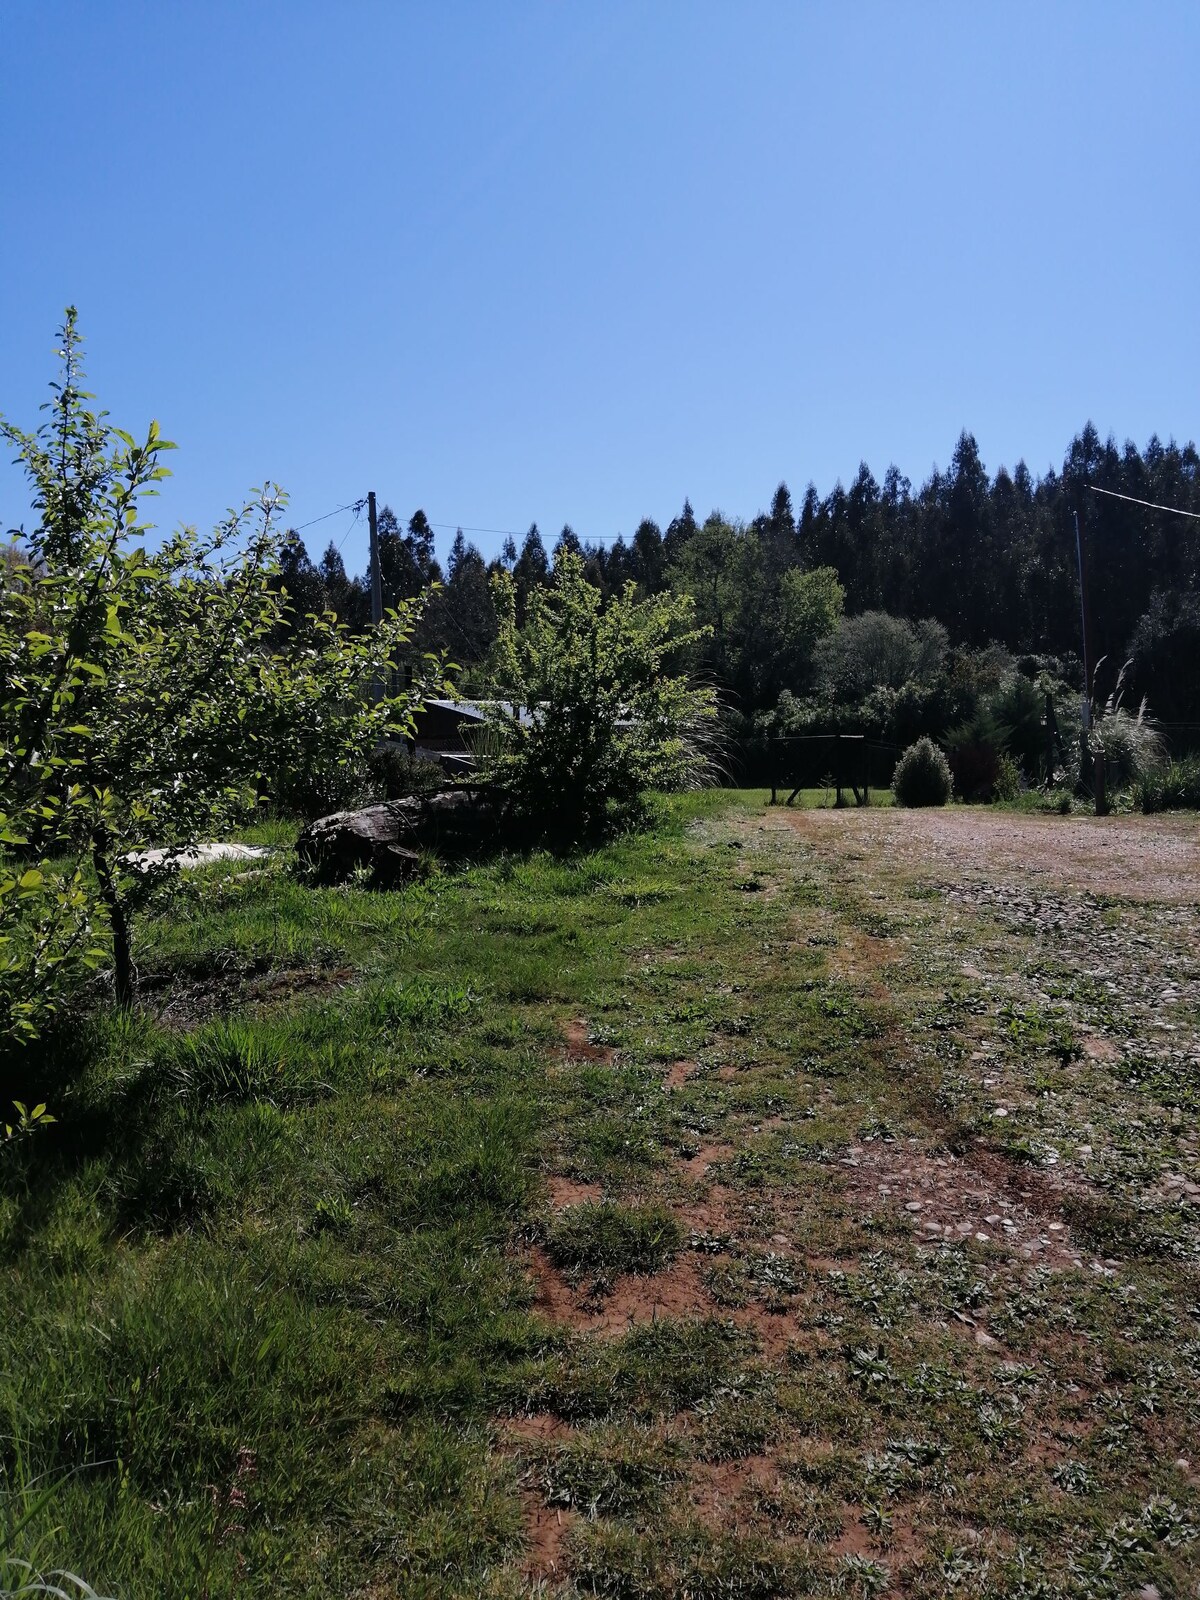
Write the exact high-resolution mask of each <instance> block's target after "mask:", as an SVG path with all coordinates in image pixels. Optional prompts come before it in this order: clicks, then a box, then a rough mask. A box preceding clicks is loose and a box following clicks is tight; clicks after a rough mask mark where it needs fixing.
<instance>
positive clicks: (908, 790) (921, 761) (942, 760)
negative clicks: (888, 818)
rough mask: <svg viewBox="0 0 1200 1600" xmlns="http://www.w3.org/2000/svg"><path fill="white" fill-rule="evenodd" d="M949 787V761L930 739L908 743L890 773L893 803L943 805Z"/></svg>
mask: <svg viewBox="0 0 1200 1600" xmlns="http://www.w3.org/2000/svg"><path fill="white" fill-rule="evenodd" d="M952 788H953V785H952V781H951V777H950V763H949V762H948V761H947V760H946V757H945V755H944V754H943V753H942V751H941V750H939V749H938V747H937V745H935V744H934V742H933V740H932V739H918V740H917V742H916V743H915V744H910V745H909V747H908V749H907V750H906V751H905V752H904V754H903V755H902V756H901V757H900V760H899V761H898V762H897V763H896V770H895V772H894V773H893V775H892V793H893V795H894V796H895V797H896V803H897V805H902V806H944V805H945V804H946V803H947V801H948V800H949V799H950V795H951V791H952Z"/></svg>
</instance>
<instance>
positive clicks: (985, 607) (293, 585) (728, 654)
mask: <svg viewBox="0 0 1200 1600" xmlns="http://www.w3.org/2000/svg"><path fill="white" fill-rule="evenodd" d="M1097 489H1102V490H1108V491H1110V492H1111V493H1112V494H1119V495H1124V496H1128V497H1129V498H1128V499H1126V500H1118V499H1113V498H1111V497H1110V496H1108V495H1102V494H1099V493H1096V492H1095V490H1097ZM1139 500H1140V501H1152V502H1155V503H1157V504H1160V505H1166V506H1170V507H1176V508H1178V509H1180V510H1184V511H1191V512H1200V456H1198V455H1197V452H1196V449H1195V446H1194V445H1193V444H1191V443H1188V444H1186V445H1183V446H1180V445H1178V444H1176V443H1174V442H1173V441H1172V442H1169V443H1166V444H1164V443H1163V442H1162V441H1161V440H1160V439H1158V438H1157V437H1155V438H1152V439H1151V440H1150V441H1149V443H1148V444H1147V445H1146V447H1145V448H1144V449H1142V450H1139V449H1138V448H1137V447H1136V446H1135V445H1134V444H1133V443H1130V442H1127V443H1126V444H1125V445H1124V446H1123V447H1120V446H1118V445H1117V443H1116V441H1115V440H1114V439H1113V438H1112V437H1110V438H1108V439H1107V440H1102V439H1101V438H1100V436H1099V434H1098V433H1097V431H1096V429H1095V428H1094V427H1093V426H1092V425H1091V424H1090V423H1089V424H1088V426H1087V427H1085V428H1084V429H1083V430H1082V432H1081V433H1079V434H1078V435H1077V436H1076V437H1075V438H1074V439H1073V440H1072V441H1071V443H1070V445H1069V447H1068V449H1067V452H1066V455H1065V457H1064V460H1063V465H1062V469H1061V471H1055V470H1050V471H1048V472H1046V473H1045V474H1044V475H1043V476H1040V477H1035V476H1034V475H1033V474H1032V473H1031V472H1030V470H1029V468H1028V467H1027V466H1026V464H1025V463H1024V462H1023V461H1021V462H1018V463H1017V465H1016V467H1015V468H1014V469H1013V470H1012V471H1009V470H1008V469H1006V468H1004V467H1001V468H1000V469H999V470H998V471H997V472H996V473H995V475H994V476H990V475H989V474H988V472H987V470H986V468H985V466H984V463H983V461H982V459H981V457H980V453H979V448H978V445H977V444H976V441H975V439H974V438H973V436H972V435H971V434H969V433H965V432H964V433H963V434H962V435H961V437H960V438H959V440H958V443H957V444H956V446H955V448H954V452H953V455H952V457H951V460H950V464H949V466H948V467H947V468H946V469H945V470H944V471H940V470H935V471H934V472H933V473H932V474H931V475H930V477H929V478H928V479H927V480H926V482H925V483H923V484H922V485H921V486H920V487H919V488H917V489H915V490H914V488H913V486H912V484H911V482H910V481H909V479H908V478H906V477H904V476H903V475H902V474H901V473H900V471H899V470H898V469H897V468H896V467H894V466H892V467H889V468H888V470H887V472H886V473H885V474H884V476H883V479H882V482H881V481H879V480H878V479H876V477H875V476H874V475H873V473H872V472H871V470H870V469H869V467H868V466H867V465H866V463H865V462H864V463H863V465H862V466H861V467H860V468H859V470H858V473H857V474H856V476H855V478H854V480H853V482H852V483H851V484H850V486H849V487H848V488H847V487H845V486H844V485H843V484H841V483H840V482H839V483H837V484H835V486H834V487H833V489H832V490H831V491H830V492H829V493H828V494H827V495H825V496H824V497H822V496H820V495H819V494H818V492H817V489H816V488H815V486H814V485H812V484H809V486H808V488H807V489H806V490H805V492H804V495H803V498H802V500H801V501H800V504H799V506H798V507H797V506H796V505H795V504H794V502H793V499H792V496H791V493H790V492H789V490H788V487H787V485H786V484H785V483H781V484H780V485H779V487H778V488H777V489H776V490H775V492H774V495H773V497H772V499H771V502H770V509H769V510H768V511H765V512H761V513H759V514H758V515H756V516H754V517H753V518H751V519H749V520H742V519H738V518H734V517H729V516H726V515H725V514H723V513H722V512H720V511H714V512H712V513H711V514H710V515H709V516H708V517H706V518H705V519H704V521H700V520H699V519H698V518H697V517H696V515H695V513H694V511H693V509H692V506H691V504H690V502H688V501H686V500H685V502H684V505H683V508H682V510H681V511H680V513H679V514H678V516H676V517H674V518H673V519H672V520H671V521H670V522H669V523H668V524H667V526H666V528H665V529H664V528H662V527H660V525H659V524H658V523H657V522H655V521H653V520H652V519H650V518H647V519H645V520H643V521H642V522H641V523H640V524H639V525H638V527H637V529H636V531H635V532H634V534H633V535H632V537H631V538H629V539H628V540H627V539H625V538H624V537H621V538H617V539H616V540H614V541H612V542H611V543H604V544H599V543H590V542H587V541H583V540H580V538H579V537H578V536H577V535H576V533H575V532H574V531H573V530H572V529H571V528H570V527H569V526H566V527H564V528H563V529H562V531H561V532H560V534H559V535H558V537H557V539H556V540H555V541H554V542H553V545H552V546H551V547H549V548H548V545H547V541H546V540H545V539H544V538H543V536H542V534H541V532H540V531H539V529H538V527H537V525H536V523H535V524H534V525H532V526H531V527H530V529H529V531H528V533H527V534H526V535H525V537H524V539H523V540H521V541H520V542H519V543H518V542H517V541H516V540H515V539H512V538H509V539H507V540H506V541H505V543H504V546H503V547H502V549H501V551H500V554H499V555H498V556H497V557H495V558H494V559H493V560H492V561H490V562H487V561H485V560H484V558H483V556H482V555H481V554H480V552H479V550H478V549H477V548H476V547H475V545H473V544H471V543H470V542H468V541H467V539H466V538H465V537H464V535H463V533H462V531H461V530H460V531H459V532H458V534H457V535H456V537H455V539H454V542H453V545H452V546H451V550H450V553H449V560H448V563H447V565H446V567H445V570H444V571H443V569H442V568H441V566H440V565H439V562H438V561H437V559H436V556H435V553H434V539H433V530H432V528H431V527H430V525H429V522H428V519H427V517H426V515H425V513H424V512H423V511H420V510H418V511H416V512H415V513H414V514H413V516H412V517H411V518H410V519H409V521H408V523H407V524H406V525H405V524H402V523H401V522H400V520H399V519H398V518H397V517H396V515H395V514H394V512H393V511H392V510H391V509H390V508H388V507H385V508H384V510H383V511H382V513H381V515H380V518H379V548H380V564H381V571H382V579H383V591H384V604H385V605H386V606H391V605H395V604H398V603H399V602H401V601H403V600H406V599H411V598H413V597H415V596H417V595H419V594H421V593H423V592H424V591H426V590H427V589H428V588H429V587H430V585H432V584H437V585H440V588H437V589H435V590H434V593H433V597H432V599H431V600H430V601H429V603H428V604H427V606H426V608H425V612H424V616H423V618H422V621H421V623H420V625H419V628H418V630H417V634H416V637H415V642H414V648H415V649H417V650H419V651H421V652H424V651H431V652H444V653H445V654H446V655H447V656H448V657H450V658H452V659H454V660H456V661H458V662H459V663H460V664H461V665H462V666H463V667H464V668H465V669H466V682H467V684H468V686H469V685H470V684H471V683H472V681H474V680H478V681H480V682H482V681H483V673H484V669H485V667H486V664H487V663H488V660H489V655H490V652H491V651H492V648H493V646H494V642H495V639H496V635H497V627H498V623H497V617H496V611H495V606H494V601H493V592H492V590H493V585H492V579H493V576H494V575H495V574H496V573H497V572H500V571H503V572H505V573H507V574H509V575H510V577H511V580H512V584H513V588H514V591H515V596H516V606H517V615H518V619H520V618H522V617H523V616H524V614H525V611H526V608H527V606H528V602H529V596H530V595H531V593H532V592H533V591H534V590H535V589H538V588H539V587H542V586H544V585H545V584H546V582H547V580H548V577H549V574H550V570H551V564H552V557H553V554H554V552H555V551H557V550H559V549H569V550H572V551H574V552H576V553H578V554H580V555H581V556H582V558H583V560H584V566H585V571H586V573H587V576H588V579H589V580H590V581H591V582H592V583H593V584H594V585H595V586H596V587H597V588H598V589H599V590H600V591H601V593H602V594H603V595H604V596H605V597H608V596H611V595H613V594H615V593H618V592H620V591H621V590H622V589H623V588H624V586H625V585H626V584H628V583H633V584H634V585H636V587H637V589H638V591H639V592H640V593H642V594H643V595H656V594H660V593H664V592H671V593H687V594H690V595H691V596H692V597H693V598H694V600H695V602H696V608H697V615H698V618H699V620H700V621H701V622H702V623H703V624H705V625H707V626H708V628H709V629H710V630H711V632H710V635H709V637H708V639H707V641H706V643H705V644H704V645H703V646H702V647H700V649H699V651H698V653H697V657H696V660H695V662H694V666H695V668H696V669H697V670H698V671H700V672H701V673H703V674H704V675H706V676H707V677H708V678H709V680H710V681H713V682H715V683H716V684H717V685H718V687H719V688H720V689H721V690H722V691H723V692H724V694H725V696H726V697H727V702H728V703H729V704H730V705H731V706H733V707H734V708H735V711H736V713H738V714H740V715H741V716H742V717H744V718H747V719H750V718H753V716H754V714H755V713H761V712H763V711H765V710H768V709H770V708H772V707H775V706H776V705H777V703H778V701H779V697H780V695H781V694H782V693H784V692H785V691H786V692H788V693H790V694H793V695H795V694H803V693H805V692H811V691H812V689H813V670H814V660H813V649H814V646H815V643H816V640H817V638H818V637H819V636H820V633H821V632H822V631H825V632H828V631H829V627H828V624H829V617H828V614H827V613H828V605H829V604H830V603H831V601H830V597H829V595H828V593H826V595H825V596H824V605H825V614H824V615H823V616H822V615H821V614H820V613H821V611H822V596H821V594H820V593H819V590H820V583H817V584H816V585H815V586H814V584H813V582H812V581H811V580H812V577H813V575H815V574H826V575H827V577H826V579H825V582H826V588H828V581H829V580H828V575H830V574H831V575H832V578H833V579H835V580H836V585H837V586H838V589H839V590H840V596H841V599H840V603H839V604H838V606H837V610H838V613H839V615H841V614H843V613H844V617H845V619H846V620H847V621H849V619H853V618H854V617H856V616H862V615H864V614H869V615H878V614H884V615H886V616H888V617H891V618H894V619H899V620H900V621H903V622H906V623H908V624H909V625H910V627H912V628H915V627H917V625H921V624H924V625H926V626H927V625H928V624H929V623H931V622H933V623H937V624H939V625H940V627H941V628H942V629H944V630H945V639H946V643H947V647H948V648H949V649H950V650H951V651H956V652H958V653H960V654H963V653H969V652H979V651H984V650H986V649H988V648H989V647H993V646H999V647H1002V648H1003V649H1004V650H1005V651H1007V652H1009V653H1010V654H1011V655H1012V656H1013V657H1014V658H1029V660H1030V661H1031V662H1032V660H1033V658H1038V659H1040V660H1041V661H1042V662H1043V663H1044V662H1045V661H1047V660H1050V661H1053V662H1055V663H1056V664H1057V666H1058V668H1059V671H1060V674H1061V675H1062V676H1064V677H1071V676H1074V677H1075V679H1076V681H1078V676H1079V673H1080V666H1079V661H1078V658H1079V655H1080V646H1081V638H1080V611H1079V587H1078V576H1077V565H1076V545H1075V516H1076V514H1077V513H1078V516H1079V519H1080V527H1081V533H1082V543H1083V553H1084V569H1085V579H1086V590H1087V602H1088V629H1089V646H1090V653H1091V657H1092V661H1093V663H1094V662H1096V661H1098V660H1099V659H1100V658H1102V657H1107V658H1109V660H1110V661H1111V662H1116V663H1118V664H1119V663H1120V662H1123V661H1125V660H1126V659H1127V658H1132V661H1133V665H1132V667H1131V669H1130V677H1129V691H1130V692H1133V693H1136V694H1137V695H1138V696H1139V697H1140V696H1142V695H1145V696H1146V697H1147V698H1148V700H1149V703H1150V706H1151V708H1152V710H1153V712H1154V713H1155V714H1157V715H1158V716H1160V717H1162V718H1164V719H1167V720H1169V721H1175V722H1186V721H1200V528H1198V527H1196V526H1195V525H1194V524H1192V523H1190V522H1188V521H1186V520H1185V519H1183V518H1180V517H1176V516H1172V515H1169V514H1166V513H1163V512H1159V511H1153V510H1149V509H1147V508H1146V507H1144V506H1141V505H1137V504H1134V503H1133V502H1134V501H1139ZM806 576H807V578H808V579H809V581H808V582H807V583H806V582H805V581H804V579H805V577H806ZM281 581H282V582H283V583H284V584H285V586H286V587H287V589H288V592H289V594H290V595H291V596H292V599H293V604H294V607H295V611H296V613H297V615H298V616H303V615H304V614H305V613H306V612H309V611H312V612H320V611H322V610H331V611H333V612H335V613H336V614H337V615H338V616H339V618H341V619H342V620H343V621H345V622H347V623H349V624H350V626H352V627H354V628H361V627H364V626H365V625H366V622H367V619H368V617H369V614H370V591H369V583H368V580H367V578H366V577H365V576H350V575H349V574H347V572H346V569H345V566H344V563H343V561H342V559H341V556H340V555H339V553H338V551H337V550H336V548H335V547H334V546H333V545H332V544H331V545H330V547H329V548H328V549H327V550H326V552H325V554H324V555H323V556H322V557H321V559H320V560H319V561H318V562H316V563H314V562H313V561H312V560H311V559H310V557H309V555H308V553H307V551H306V550H305V548H304V545H303V544H302V542H301V541H300V540H299V539H298V538H294V539H293V540H291V541H290V543H289V545H288V549H287V551H286V553H285V558H284V567H283V572H282V574H281ZM814 606H815V607H816V611H817V613H818V615H817V616H815V617H814V615H813V608H814ZM836 620H837V619H836V618H835V619H833V621H834V623H835V624H836ZM860 632H861V630H860Z"/></svg>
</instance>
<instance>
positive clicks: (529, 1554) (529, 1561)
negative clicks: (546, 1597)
mask: <svg viewBox="0 0 1200 1600" xmlns="http://www.w3.org/2000/svg"><path fill="white" fill-rule="evenodd" d="M521 1508H522V1516H523V1521H524V1524H525V1555H524V1557H523V1559H522V1561H521V1572H522V1574H523V1576H525V1577H526V1578H529V1579H530V1580H531V1581H533V1582H537V1581H539V1580H540V1581H542V1582H551V1583H554V1582H557V1581H559V1580H561V1579H562V1578H564V1577H565V1576H566V1562H565V1559H564V1550H563V1546H564V1545H565V1544H566V1541H567V1536H568V1534H569V1533H570V1531H571V1529H572V1527H573V1526H574V1524H575V1523H576V1522H578V1520H579V1513H578V1512H576V1511H564V1510H560V1509H559V1508H558V1507H557V1506H544V1505H543V1504H542V1502H541V1501H540V1500H539V1499H538V1498H537V1496H536V1495H535V1494H534V1493H533V1492H532V1491H531V1490H523V1491H522V1493H521Z"/></svg>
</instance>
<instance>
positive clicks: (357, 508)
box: [291, 500, 367, 533]
mask: <svg viewBox="0 0 1200 1600" xmlns="http://www.w3.org/2000/svg"><path fill="white" fill-rule="evenodd" d="M366 503H367V502H366V501H365V500H350V501H347V503H346V504H345V505H344V506H334V508H333V510H332V511H326V512H325V513H324V515H322V516H319V517H313V519H312V521H311V522H302V523H301V524H300V525H299V527H297V528H293V529H292V530H291V531H292V533H303V532H304V530H305V528H313V527H315V526H316V525H317V523H318V522H328V521H329V519H330V517H336V516H337V514H338V513H339V512H340V511H353V512H354V514H355V516H356V517H357V516H358V515H359V513H360V512H361V511H362V508H363V507H364V506H365V505H366ZM351 526H353V524H351Z"/></svg>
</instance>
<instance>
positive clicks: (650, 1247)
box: [546, 1201, 683, 1275]
mask: <svg viewBox="0 0 1200 1600" xmlns="http://www.w3.org/2000/svg"><path fill="white" fill-rule="evenodd" d="M682 1238H683V1230H682V1228H681V1227H680V1226H679V1222H678V1220H677V1218H676V1217H675V1216H674V1215H673V1214H672V1213H671V1212H670V1211H668V1210H667V1209H666V1208H665V1207H664V1206H660V1205H649V1206H622V1205H613V1204H611V1203H609V1202H607V1201H599V1202H596V1203H595V1204H593V1203H590V1202H589V1203H586V1204H584V1205H578V1206H569V1207H568V1208H567V1210H566V1211H564V1212H563V1213H562V1215H561V1216H560V1217H558V1218H557V1219H556V1220H555V1222H554V1225H553V1227H552V1228H551V1229H550V1232H549V1235H548V1237H547V1240H546V1248H547V1250H548V1251H549V1254H550V1259H551V1260H552V1261H553V1262H554V1263H555V1264H556V1265H557V1266H560V1267H562V1268H563V1269H564V1271H567V1272H591V1273H599V1274H604V1275H610V1274H615V1273H619V1272H658V1271H659V1270H660V1269H661V1268H662V1267H664V1266H665V1265H666V1264H667V1262H668V1261H669V1260H670V1259H671V1257H672V1256H673V1255H674V1254H675V1252H676V1251H677V1250H678V1249H679V1246H680V1243H681V1241H682Z"/></svg>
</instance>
